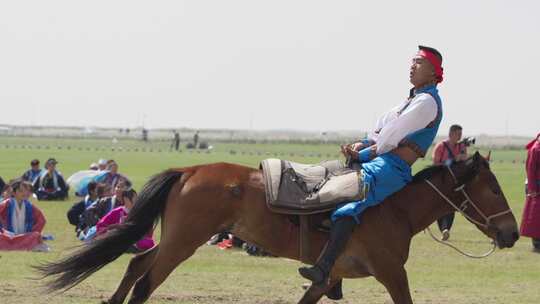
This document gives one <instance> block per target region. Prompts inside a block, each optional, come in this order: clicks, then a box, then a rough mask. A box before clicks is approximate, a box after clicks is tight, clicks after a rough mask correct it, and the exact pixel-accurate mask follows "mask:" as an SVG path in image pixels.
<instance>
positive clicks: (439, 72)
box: [418, 49, 443, 83]
mask: <svg viewBox="0 0 540 304" xmlns="http://www.w3.org/2000/svg"><path fill="white" fill-rule="evenodd" d="M418 56H421V57H424V58H426V59H427V61H429V63H431V65H432V66H433V67H434V68H435V75H436V76H437V82H438V83H441V82H442V81H443V68H442V66H441V64H442V62H441V61H440V60H439V58H438V57H437V56H435V54H433V53H432V52H430V51H428V50H425V49H422V50H419V51H418Z"/></svg>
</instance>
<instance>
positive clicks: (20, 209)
mask: <svg viewBox="0 0 540 304" xmlns="http://www.w3.org/2000/svg"><path fill="white" fill-rule="evenodd" d="M14 201H15V204H14V205H15V208H14V210H13V217H12V218H11V222H12V223H13V232H14V234H23V233H25V232H26V231H25V227H24V222H25V218H26V206H25V204H24V201H23V202H22V204H21V205H20V206H19V203H18V202H17V201H16V200H15V199H14Z"/></svg>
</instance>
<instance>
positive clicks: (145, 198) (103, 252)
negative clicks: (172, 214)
mask: <svg viewBox="0 0 540 304" xmlns="http://www.w3.org/2000/svg"><path fill="white" fill-rule="evenodd" d="M182 174H183V172H181V171H178V170H172V169H171V170H167V171H164V172H162V173H160V174H157V175H155V176H153V177H152V178H151V179H150V180H149V181H148V182H147V183H146V184H145V185H144V187H143V189H142V190H141V193H140V194H139V197H138V199H137V202H136V203H135V205H134V206H133V208H132V209H131V210H130V212H129V215H128V217H127V219H126V221H125V222H124V223H123V224H122V225H121V226H120V227H119V228H118V229H115V230H111V231H109V232H108V233H107V234H106V236H105V237H103V238H99V239H96V240H95V241H93V242H91V243H89V244H88V245H84V246H82V248H81V249H79V250H77V251H76V252H74V253H73V254H71V255H70V256H68V257H66V258H64V259H62V260H60V261H57V262H51V263H47V264H43V265H39V266H35V267H34V268H35V269H36V270H37V271H38V272H39V273H40V274H42V275H43V278H45V277H48V276H53V279H52V280H51V281H50V282H49V283H48V284H47V285H48V286H47V287H48V290H49V291H57V290H68V289H70V288H72V287H74V286H76V285H77V284H79V283H81V282H82V281H84V280H85V279H86V278H88V277H89V276H90V275H92V274H93V273H94V272H96V271H98V270H100V269H101V268H102V267H103V266H105V265H107V264H108V263H110V262H112V261H114V260H116V259H117V258H118V257H119V256H121V255H122V254H123V253H124V252H126V251H127V250H128V249H129V248H130V246H132V245H133V244H134V243H136V242H137V241H138V240H140V239H141V238H142V237H143V236H144V235H145V234H146V233H148V231H150V229H152V228H153V227H154V226H155V225H156V224H157V222H158V220H159V217H160V215H161V213H162V211H163V209H164V207H165V203H166V201H167V198H168V196H169V192H170V190H171V188H172V187H173V185H174V184H175V183H176V182H177V181H178V180H179V179H180V178H181V177H182Z"/></svg>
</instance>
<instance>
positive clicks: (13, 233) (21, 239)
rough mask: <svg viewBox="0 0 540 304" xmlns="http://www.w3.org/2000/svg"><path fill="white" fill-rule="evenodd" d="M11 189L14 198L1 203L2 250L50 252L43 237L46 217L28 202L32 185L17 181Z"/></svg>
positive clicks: (0, 233) (0, 247)
mask: <svg viewBox="0 0 540 304" xmlns="http://www.w3.org/2000/svg"><path fill="white" fill-rule="evenodd" d="M11 187H12V188H13V197H11V198H9V199H6V200H4V201H3V202H2V203H0V250H34V251H49V247H48V246H47V245H46V244H44V243H43V241H42V237H41V232H42V230H43V227H44V226H45V217H44V216H43V213H42V212H41V210H39V208H37V207H36V206H34V205H32V203H30V201H29V200H28V198H29V197H30V195H31V194H32V184H30V183H29V182H26V181H22V180H17V181H15V182H13V183H12V184H11Z"/></svg>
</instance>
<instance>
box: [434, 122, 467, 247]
mask: <svg viewBox="0 0 540 304" xmlns="http://www.w3.org/2000/svg"><path fill="white" fill-rule="evenodd" d="M462 133H463V128H462V127H461V126H460V125H452V126H450V131H449V132H448V138H447V139H445V140H443V141H441V142H439V143H438V144H437V145H436V146H435V149H433V164H434V165H446V166H449V165H451V164H452V163H453V162H455V161H462V160H465V159H467V146H469V145H470V144H472V143H474V141H475V140H474V138H472V139H471V138H465V139H464V140H461V136H462ZM454 216H455V214H454V212H452V213H449V214H447V215H445V216H443V217H441V218H440V219H438V220H437V224H438V225H439V230H440V231H441V233H442V240H443V241H446V240H448V239H449V238H450V229H451V228H452V224H453V223H454Z"/></svg>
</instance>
